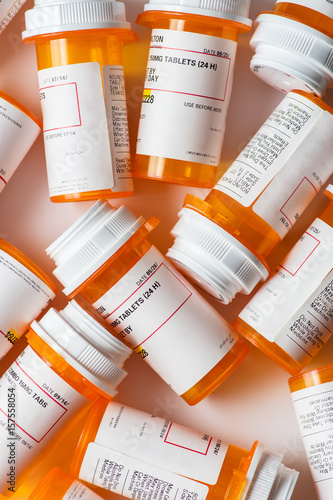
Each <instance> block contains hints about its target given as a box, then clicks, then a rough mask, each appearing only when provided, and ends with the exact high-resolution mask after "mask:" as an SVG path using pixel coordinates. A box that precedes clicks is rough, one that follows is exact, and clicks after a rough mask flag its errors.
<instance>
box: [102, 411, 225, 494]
mask: <svg viewBox="0 0 333 500" xmlns="http://www.w3.org/2000/svg"><path fill="white" fill-rule="evenodd" d="M95 443H96V444H100V445H101V446H105V447H106V448H110V449H112V450H113V451H114V452H119V453H124V454H126V455H130V456H131V457H132V458H135V459H137V460H139V461H141V462H145V463H149V464H152V465H155V466H158V467H159V468H161V469H164V470H167V471H169V472H174V473H176V474H179V475H181V476H186V477H189V478H191V479H194V480H196V481H200V482H202V483H207V484H216V482H217V479H218V476H219V473H220V471H221V467H222V464H223V460H224V458H225V455H226V451H227V445H225V444H224V443H222V442H221V440H220V439H215V438H213V437H211V436H209V435H207V434H203V433H200V432H197V431H195V430H192V429H188V428H186V427H183V426H181V425H178V424H175V423H173V422H170V421H169V420H165V419H163V418H159V417H157V416H156V415H149V414H147V413H144V412H141V411H139V410H135V409H133V408H130V407H127V406H123V405H121V404H119V403H115V402H110V403H109V404H108V406H107V409H106V410H105V413H104V415H103V418H102V420H101V423H100V426H99V429H98V432H97V435H96V437H95Z"/></svg>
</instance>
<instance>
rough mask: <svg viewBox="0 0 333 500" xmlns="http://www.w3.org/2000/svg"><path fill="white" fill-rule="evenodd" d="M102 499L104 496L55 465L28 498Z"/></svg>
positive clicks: (43, 499) (59, 499)
mask: <svg viewBox="0 0 333 500" xmlns="http://www.w3.org/2000/svg"><path fill="white" fill-rule="evenodd" d="M45 499H47V500H101V499H102V497H100V496H99V495H97V493H95V492H94V491H92V490H91V489H89V488H88V487H87V486H85V485H84V484H83V483H81V482H80V481H78V480H77V479H75V478H74V477H73V476H71V475H70V474H67V473H66V472H64V471H63V470H61V469H60V468H59V467H54V468H53V469H51V470H50V472H49V473H48V474H47V475H46V476H45V477H44V478H43V480H42V481H41V482H40V484H39V485H38V486H37V488H36V489H35V490H34V491H33V492H32V494H31V495H30V496H29V497H28V498H27V500H45Z"/></svg>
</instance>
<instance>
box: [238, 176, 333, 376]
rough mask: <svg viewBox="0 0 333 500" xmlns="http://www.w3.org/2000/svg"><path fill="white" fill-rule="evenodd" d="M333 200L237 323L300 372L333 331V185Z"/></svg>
mask: <svg viewBox="0 0 333 500" xmlns="http://www.w3.org/2000/svg"><path fill="white" fill-rule="evenodd" d="M324 194H326V195H327V196H328V197H329V199H330V203H329V205H328V207H326V209H325V210H324V211H323V213H322V214H321V215H320V217H318V218H317V219H315V220H314V221H313V223H312V224H311V225H310V227H309V228H308V229H307V230H306V231H305V233H304V234H303V236H302V237H301V238H300V240H299V241H298V243H297V244H296V245H295V246H294V247H293V248H292V250H291V251H290V252H289V254H288V255H287V256H286V257H285V259H284V260H283V261H282V262H281V263H280V264H279V266H278V268H277V270H276V272H275V274H273V275H272V276H271V278H270V279H269V280H268V281H267V282H266V283H264V285H262V287H261V288H260V289H259V290H258V292H257V293H256V294H255V295H254V297H253V298H252V299H251V300H250V302H249V303H248V304H247V305H246V307H245V308H244V309H243V311H241V313H240V314H239V316H238V318H237V319H236V321H235V323H234V327H235V329H236V330H237V331H238V332H239V333H241V334H242V335H243V336H245V337H246V338H247V339H248V340H250V341H251V342H252V343H253V344H254V345H256V346H257V347H259V349H261V350H262V351H263V352H264V353H265V354H267V355H268V356H269V357H270V358H272V359H273V360H274V361H276V362H277V363H278V364H279V365H281V366H282V367H283V368H285V369H286V370H287V371H288V372H289V373H290V374H291V375H295V374H296V373H298V372H300V371H301V370H302V369H303V368H304V366H306V365H307V364H308V363H309V362H310V361H311V360H312V359H313V358H314V356H315V355H316V354H317V352H318V351H319V350H320V349H321V348H322V347H323V346H324V344H325V343H326V342H327V341H328V340H329V339H330V338H331V336H332V333H333V186H332V184H330V185H329V186H328V187H327V189H326V190H325V191H324Z"/></svg>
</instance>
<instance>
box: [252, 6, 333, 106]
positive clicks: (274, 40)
mask: <svg viewBox="0 0 333 500" xmlns="http://www.w3.org/2000/svg"><path fill="white" fill-rule="evenodd" d="M332 37H333V5H332V3H331V2H330V1H327V0H292V1H291V2H285V1H283V0H282V1H280V0H279V1H277V2H276V3H275V6H274V10H273V11H267V12H266V11H265V12H262V13H261V14H259V16H258V17H257V19H256V20H255V31H254V34H253V36H252V38H251V41H250V46H251V47H252V49H253V50H254V51H255V55H254V56H253V58H252V60H251V62H250V68H251V69H252V71H254V73H255V74H256V75H257V76H258V77H259V78H261V79H262V80H264V81H265V82H266V83H268V84H269V85H272V86H273V87H275V88H277V89H279V90H282V91H284V92H289V91H290V90H292V89H300V90H304V91H306V92H311V93H313V94H315V95H317V96H320V97H323V95H324V94H325V92H326V89H327V87H330V86H331V85H332V83H333V66H332V56H333V39H332Z"/></svg>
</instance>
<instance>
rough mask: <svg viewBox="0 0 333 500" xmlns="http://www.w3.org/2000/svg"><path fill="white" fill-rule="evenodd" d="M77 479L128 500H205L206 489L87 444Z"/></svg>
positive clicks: (188, 480)
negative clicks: (151, 499) (153, 499)
mask: <svg viewBox="0 0 333 500" xmlns="http://www.w3.org/2000/svg"><path fill="white" fill-rule="evenodd" d="M79 477H80V479H83V480H84V481H87V482H89V483H91V484H95V485H97V486H100V487H101V488H105V489H106V490H109V491H112V492H114V493H118V494H119V495H122V496H124V497H127V498H131V499H132V500H140V499H149V498H156V499H158V500H167V499H169V500H184V499H185V498H186V499H189V500H192V499H193V500H205V498H206V497H207V494H208V486H206V485H204V484H201V483H197V482H196V481H192V480H191V479H187V478H186V477H182V476H179V475H177V474H173V473H172V472H168V471H165V470H163V469H160V468H159V467H156V466H155V465H152V464H147V463H144V462H141V461H140V460H136V459H135V458H132V457H130V456H128V455H124V454H122V453H119V452H117V451H113V450H110V449H109V448H106V447H104V446H100V445H99V444H96V443H89V445H88V448H87V451H86V454H85V456H84V459H83V462H82V465H81V469H80V473H79Z"/></svg>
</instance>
